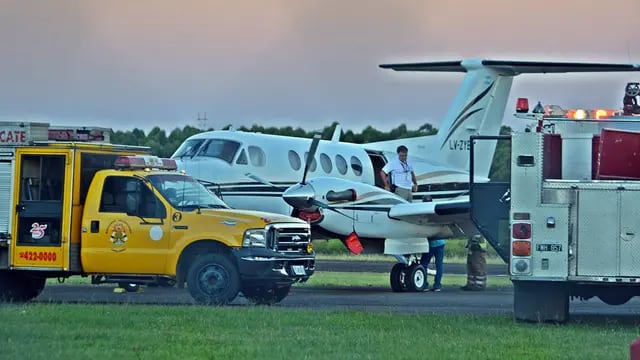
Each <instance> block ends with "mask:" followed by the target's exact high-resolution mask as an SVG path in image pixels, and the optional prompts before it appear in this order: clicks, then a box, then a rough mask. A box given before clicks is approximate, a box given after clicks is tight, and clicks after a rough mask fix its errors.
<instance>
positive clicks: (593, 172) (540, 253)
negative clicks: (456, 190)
mask: <svg viewBox="0 0 640 360" xmlns="http://www.w3.org/2000/svg"><path fill="white" fill-rule="evenodd" d="M630 84H632V85H631V86H632V88H635V87H634V86H636V85H637V83H630ZM634 84H636V85H634ZM629 87H630V85H627V90H628V89H629ZM637 95H638V94H637V93H636V94H635V95H634V96H637ZM628 96H630V95H629V93H628V91H627V95H625V103H624V104H625V106H627V105H628V104H629V103H630V101H629V99H628ZM528 108H529V106H528V100H527V99H524V98H521V99H518V104H517V108H516V111H517V113H516V116H517V117H519V118H523V119H527V120H531V121H533V124H534V125H533V126H531V127H528V128H527V129H526V131H524V132H517V133H513V134H511V135H508V136H494V137H490V136H474V137H472V147H471V181H472V182H473V178H474V177H473V160H474V159H473V157H474V150H473V149H474V147H475V146H477V143H479V142H483V141H496V140H498V141H510V145H511V153H510V155H511V156H510V159H508V158H507V160H506V161H510V171H511V173H510V181H505V182H489V183H472V184H471V187H470V191H471V194H470V198H471V207H472V210H471V216H472V220H473V221H474V222H475V224H476V226H477V227H478V229H479V230H480V232H481V233H482V234H483V235H484V236H485V237H486V238H487V240H488V241H489V243H490V244H491V245H493V247H494V248H495V249H496V250H497V252H498V253H499V254H500V256H501V257H502V258H503V259H504V260H505V261H506V262H507V263H508V264H509V274H510V277H511V280H512V281H513V285H514V299H513V300H514V318H515V319H516V320H521V321H554V322H564V321H566V320H568V317H569V303H570V302H569V300H570V299H571V298H578V299H583V300H586V299H590V298H593V297H598V298H599V299H600V300H602V301H603V302H605V303H607V304H609V305H621V304H624V303H626V302H627V301H629V300H630V299H631V298H632V297H634V296H637V295H640V218H639V217H640V116H637V114H636V111H635V110H637V109H635V110H634V109H633V108H630V107H627V109H626V110H623V111H620V112H610V111H608V110H603V111H600V112H599V111H597V110H593V111H587V110H580V111H575V112H574V114H575V113H577V114H578V116H575V115H571V114H567V113H560V114H557V113H555V114H554V113H550V111H549V108H547V109H546V110H545V109H544V107H541V106H540V105H539V106H536V109H535V110H536V111H535V112H534V113H529V109H528ZM594 114H598V115H599V116H598V118H595V116H589V115H594Z"/></svg>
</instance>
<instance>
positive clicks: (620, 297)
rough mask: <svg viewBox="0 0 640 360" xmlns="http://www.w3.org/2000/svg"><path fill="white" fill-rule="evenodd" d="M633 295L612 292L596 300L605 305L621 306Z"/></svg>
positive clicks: (599, 296) (601, 295)
mask: <svg viewBox="0 0 640 360" xmlns="http://www.w3.org/2000/svg"><path fill="white" fill-rule="evenodd" d="M632 297H633V295H629V294H624V293H617V292H613V293H611V294H600V295H598V298H600V300H602V302H603V303H605V304H607V305H623V304H626V303H627V302H628V301H629V300H631V298H632Z"/></svg>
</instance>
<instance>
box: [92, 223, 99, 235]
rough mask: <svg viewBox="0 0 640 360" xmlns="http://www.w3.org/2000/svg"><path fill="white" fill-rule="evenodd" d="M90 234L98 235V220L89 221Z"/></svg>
mask: <svg viewBox="0 0 640 360" xmlns="http://www.w3.org/2000/svg"><path fill="white" fill-rule="evenodd" d="M91 232H92V233H98V232H100V221H98V220H91Z"/></svg>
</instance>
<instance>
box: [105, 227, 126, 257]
mask: <svg viewBox="0 0 640 360" xmlns="http://www.w3.org/2000/svg"><path fill="white" fill-rule="evenodd" d="M130 233H131V228H130V227H129V225H127V224H126V223H125V222H122V221H114V222H112V223H111V224H110V225H109V227H108V228H107V234H109V241H110V242H111V244H113V249H112V250H113V251H124V250H125V248H124V245H125V244H126V243H127V241H128V240H129V234H130Z"/></svg>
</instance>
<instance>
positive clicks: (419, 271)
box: [404, 264, 429, 292]
mask: <svg viewBox="0 0 640 360" xmlns="http://www.w3.org/2000/svg"><path fill="white" fill-rule="evenodd" d="M405 273H406V275H405V277H404V281H405V285H406V287H407V289H409V291H415V292H421V291H424V290H425V289H426V288H427V287H428V286H429V283H428V282H427V270H426V269H425V268H424V266H422V265H420V264H413V265H411V266H409V267H408V268H407V270H406V271H405Z"/></svg>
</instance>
